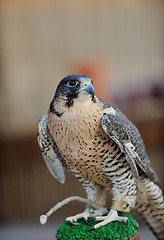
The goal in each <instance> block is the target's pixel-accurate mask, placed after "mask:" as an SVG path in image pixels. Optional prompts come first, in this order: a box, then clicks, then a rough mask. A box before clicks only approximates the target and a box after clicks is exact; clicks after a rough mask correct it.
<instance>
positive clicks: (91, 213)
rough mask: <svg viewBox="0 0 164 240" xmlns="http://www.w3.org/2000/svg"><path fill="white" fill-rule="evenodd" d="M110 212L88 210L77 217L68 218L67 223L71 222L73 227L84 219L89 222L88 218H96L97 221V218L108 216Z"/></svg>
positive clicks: (105, 210) (104, 209) (102, 209)
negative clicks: (79, 220)
mask: <svg viewBox="0 0 164 240" xmlns="http://www.w3.org/2000/svg"><path fill="white" fill-rule="evenodd" d="M107 213H108V211H107V209H106V208H100V209H97V210H91V209H88V208H87V209H86V210H85V211H84V212H82V213H79V214H77V215H75V216H71V217H67V218H66V221H67V222H69V223H70V224H72V225H78V223H77V220H78V219H80V218H82V219H83V220H84V221H86V222H87V220H88V218H94V219H96V216H101V215H104V214H107Z"/></svg>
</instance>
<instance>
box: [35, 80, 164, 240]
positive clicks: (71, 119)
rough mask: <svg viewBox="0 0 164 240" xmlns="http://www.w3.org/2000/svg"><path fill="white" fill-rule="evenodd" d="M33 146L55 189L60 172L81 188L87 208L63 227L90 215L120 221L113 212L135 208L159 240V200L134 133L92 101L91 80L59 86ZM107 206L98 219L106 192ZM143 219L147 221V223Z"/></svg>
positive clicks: (163, 220) (162, 209) (115, 113)
mask: <svg viewBox="0 0 164 240" xmlns="http://www.w3.org/2000/svg"><path fill="white" fill-rule="evenodd" d="M38 142H39V146H40V148H41V151H42V154H43V158H44V160H45V162H46V164H47V167H48V168H49V170H50V172H51V173H52V174H53V176H54V177H55V178H57V179H58V180H59V181H60V182H61V183H63V182H64V180H65V176H64V169H66V170H68V171H70V172H71V173H73V174H74V175H75V176H76V177H77V179H78V180H79V181H80V182H81V183H82V185H83V187H84V189H85V190H86V192H87V197H88V201H89V202H90V203H91V204H90V206H87V208H86V210H85V211H84V212H83V213H81V214H78V215H76V216H72V217H68V218H67V220H68V221H72V222H74V221H76V220H77V219H78V218H80V217H85V218H86V219H87V218H88V217H89V216H90V215H92V216H95V217H96V219H97V220H100V219H101V220H102V222H100V223H98V224H96V225H95V226H94V229H95V228H98V227H101V226H103V225H104V224H107V223H108V222H111V221H115V220H122V221H127V219H126V218H120V217H119V216H118V215H117V211H123V212H128V211H130V210H131V209H133V208H136V209H137V211H138V212H140V213H141V214H142V215H144V216H145V218H146V220H147V222H149V225H151V227H152V228H153V231H154V232H155V234H156V235H157V238H158V239H164V234H163V232H162V230H161V229H162V227H163V224H164V200H163V192H162V189H161V187H160V184H159V180H158V178H157V176H156V174H155V172H154V170H153V169H152V167H151V165H150V160H149V158H148V156H147V153H146V150H145V146H144V143H143V140H142V137H141V135H140V133H139V131H138V130H137V128H136V127H135V126H134V125H133V124H132V123H131V122H130V120H128V119H127V117H126V116H125V115H124V114H123V113H122V112H121V111H120V110H119V109H117V108H116V107H114V106H112V105H110V104H107V103H105V102H103V101H102V100H100V99H98V98H97V97H96V96H95V95H94V88H93V85H92V83H91V79H90V78H89V77H88V76H85V75H70V76H67V77H66V78H64V79H62V81H61V82H60V83H59V85H58V87H57V90H56V93H55V96H54V98H53V100H52V102H51V104H50V108H49V110H48V113H47V114H46V115H44V116H43V117H42V118H41V120H40V121H39V125H38ZM107 189H110V190H111V192H112V206H111V210H110V211H109V213H108V215H107V216H105V217H103V216H102V215H103V214H104V211H107V210H104V209H105V194H106V190H107ZM148 216H150V217H151V218H152V217H153V219H156V220H154V222H153V221H152V220H150V221H149V218H148Z"/></svg>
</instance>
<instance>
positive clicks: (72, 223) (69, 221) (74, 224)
mask: <svg viewBox="0 0 164 240" xmlns="http://www.w3.org/2000/svg"><path fill="white" fill-rule="evenodd" d="M67 222H68V223H70V224H71V225H73V226H77V225H79V224H78V223H75V222H72V221H71V220H68V221H67Z"/></svg>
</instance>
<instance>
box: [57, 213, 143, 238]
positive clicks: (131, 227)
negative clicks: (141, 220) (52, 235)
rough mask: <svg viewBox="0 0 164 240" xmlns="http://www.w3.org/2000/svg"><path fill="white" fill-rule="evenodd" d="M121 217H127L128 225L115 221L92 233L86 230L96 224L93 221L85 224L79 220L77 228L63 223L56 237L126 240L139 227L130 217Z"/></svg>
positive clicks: (133, 234)
mask: <svg viewBox="0 0 164 240" xmlns="http://www.w3.org/2000/svg"><path fill="white" fill-rule="evenodd" d="M121 216H125V217H128V219H129V224H127V223H125V222H123V221H115V222H111V223H108V224H107V225H105V226H103V227H100V228H98V229H95V230H93V231H87V230H88V229H90V228H91V227H93V226H94V225H95V224H96V223H97V222H95V221H90V222H89V223H86V222H84V221H83V220H81V219H80V220H78V223H79V225H77V226H73V225H71V224H70V223H67V222H66V221H64V222H63V223H61V224H60V226H59V228H58V229H57V231H56V237H57V239H58V240H70V239H71V240H79V239H80V240H93V239H99V240H109V239H110V240H128V239H129V238H131V237H133V236H135V234H136V233H137V232H138V226H139V225H138V223H137V222H136V221H135V219H134V218H132V216H130V215H127V214H122V215H121Z"/></svg>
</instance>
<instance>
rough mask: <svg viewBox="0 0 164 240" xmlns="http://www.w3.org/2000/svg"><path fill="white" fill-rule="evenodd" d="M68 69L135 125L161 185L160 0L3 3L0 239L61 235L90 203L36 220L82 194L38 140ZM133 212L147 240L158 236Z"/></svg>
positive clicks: (163, 39)
mask: <svg viewBox="0 0 164 240" xmlns="http://www.w3.org/2000/svg"><path fill="white" fill-rule="evenodd" d="M72 73H82V74H87V75H89V76H91V77H92V78H93V82H94V85H95V88H96V95H97V96H98V97H100V98H102V99H103V100H105V101H107V102H110V103H112V104H114V105H116V106H118V107H119V108H120V109H121V110H122V111H124V112H125V113H126V115H127V116H128V117H129V118H130V119H131V120H132V121H133V122H134V123H135V124H136V125H137V127H138V128H139V130H140V131H141V135H142V136H143V138H144V141H145V145H146V148H147V152H148V154H149V156H150V159H151V162H152V166H153V168H154V169H155V170H156V172H157V174H158V176H159V178H160V180H161V183H162V185H164V177H163V167H164V164H163V155H164V146H163V145H164V124H163V123H164V111H163V107H164V81H163V80H164V2H163V1H162V0H149V1H146V0H125V1H122V0H101V1H100V0H88V1H85V0H78V1H75V0H70V1H57V0H54V1H50V0H47V1H43V0H33V1H29V0H28V1H27V0H23V1H21V0H1V2H0V111H1V117H0V135H1V137H0V155H1V157H0V191H1V192H0V195H1V201H0V239H3V240H11V239H12V240H16V239H17V240H18V239H20V240H26V239H28V240H34V239H35V240H43V239H47V240H50V239H55V237H54V233H55V227H56V226H58V224H59V222H61V221H63V220H64V219H65V217H67V216H69V215H73V214H76V213H79V211H83V209H84V205H83V204H80V203H73V204H72V203H70V204H69V206H65V207H63V209H62V210H61V209H60V210H59V211H58V212H56V214H54V215H53V217H51V218H50V219H49V222H48V224H47V225H46V226H45V227H43V226H41V225H40V223H39V221H38V219H39V216H40V215H41V214H43V213H46V212H47V211H48V210H49V208H50V207H51V206H53V205H54V204H56V203H57V202H58V201H61V200H63V199H64V198H66V197H69V196H71V195H79V196H85V193H84V191H83V189H82V187H81V185H80V184H79V183H78V181H77V180H76V179H75V178H74V176H72V175H70V174H68V173H66V183H65V184H64V185H61V184H60V183H58V182H57V181H56V180H55V179H54V178H53V177H52V176H51V174H50V173H49V171H48V169H47V167H46V165H45V164H44V161H43V159H42V156H41V153H40V150H39V147H38V144H37V140H36V136H37V123H38V120H39V118H40V117H41V116H42V115H43V114H44V113H46V112H47V110H48V106H49V103H50V101H51V99H52V97H53V95H54V92H55V88H56V86H57V84H58V82H59V81H60V80H61V79H62V78H63V77H64V76H66V75H68V74H72ZM109 201H110V200H109V199H108V202H109ZM109 207H110V206H109ZM136 218H137V219H138V221H139V223H140V225H141V237H142V239H145V240H146V239H148V240H154V239H155V238H154V237H153V235H152V234H151V232H150V231H149V229H148V228H146V226H145V225H144V224H143V222H142V221H141V220H140V218H138V216H137V215H136Z"/></svg>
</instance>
